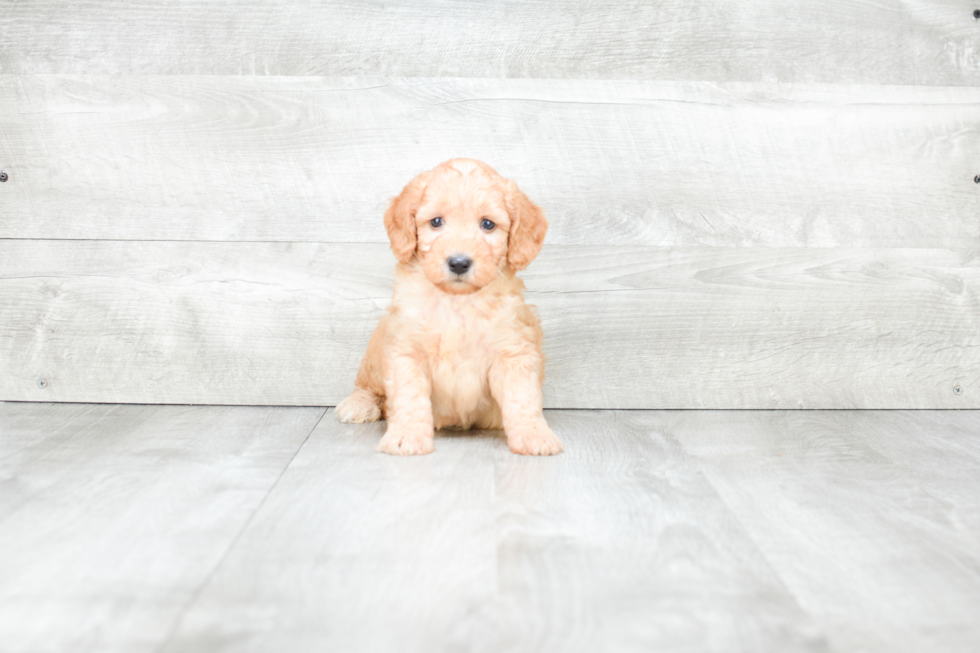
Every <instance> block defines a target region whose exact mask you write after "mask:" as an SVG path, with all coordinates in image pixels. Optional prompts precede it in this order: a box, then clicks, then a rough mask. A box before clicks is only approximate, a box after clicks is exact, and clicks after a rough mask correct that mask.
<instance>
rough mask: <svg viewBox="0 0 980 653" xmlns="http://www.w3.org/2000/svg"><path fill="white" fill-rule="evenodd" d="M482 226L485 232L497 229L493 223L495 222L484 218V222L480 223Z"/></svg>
mask: <svg viewBox="0 0 980 653" xmlns="http://www.w3.org/2000/svg"><path fill="white" fill-rule="evenodd" d="M480 226H481V227H483V229H484V230H485V231H493V228H494V227H496V226H497V225H495V224H494V223H493V220H487V219H486V218H483V222H481V223H480Z"/></svg>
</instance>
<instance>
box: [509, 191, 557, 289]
mask: <svg viewBox="0 0 980 653" xmlns="http://www.w3.org/2000/svg"><path fill="white" fill-rule="evenodd" d="M507 210H508V211H509V212H510V234H509V235H508V239H507V262H508V263H509V264H510V267H512V268H514V269H515V270H523V269H524V268H526V267H527V266H528V265H530V264H531V261H533V260H534V257H535V256H537V255H538V252H540V251H541V244H542V243H544V235H545V234H546V233H548V221H547V220H545V219H544V213H543V212H542V211H541V209H540V207H538V205H537V204H535V203H534V202H532V201H531V200H529V199H528V198H527V195H525V194H524V193H523V192H521V189H519V188H518V187H517V184H515V183H514V182H513V181H508V182H507Z"/></svg>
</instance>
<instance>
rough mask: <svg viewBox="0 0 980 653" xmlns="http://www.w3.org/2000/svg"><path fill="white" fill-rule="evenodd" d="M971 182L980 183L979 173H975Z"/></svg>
mask: <svg viewBox="0 0 980 653" xmlns="http://www.w3.org/2000/svg"><path fill="white" fill-rule="evenodd" d="M973 183H975V184H980V175H977V176H975V177H974V178H973Z"/></svg>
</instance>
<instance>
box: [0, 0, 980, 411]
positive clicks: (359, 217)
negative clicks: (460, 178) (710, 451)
mask: <svg viewBox="0 0 980 653" xmlns="http://www.w3.org/2000/svg"><path fill="white" fill-rule="evenodd" d="M2 8H3V11H0V170H4V171H5V172H6V173H7V174H8V175H9V180H8V181H7V182H6V183H3V184H0V399H7V400H46V401H105V402H134V403H155V402H159V403H220V404H281V405H332V404H334V403H336V402H337V401H338V400H340V399H342V398H343V397H344V396H345V395H346V393H347V392H348V391H349V390H350V388H351V385H352V382H353V377H354V374H355V371H356V367H357V363H358V360H359V357H360V355H361V353H362V352H363V349H364V347H365V345H366V342H367V338H368V336H369V335H370V331H371V329H372V328H373V324H374V322H375V321H376V320H377V317H378V316H379V315H380V314H381V312H382V311H383V310H384V307H385V306H386V304H387V301H388V297H389V296H390V283H391V281H390V279H391V268H392V266H393V263H394V259H393V257H392V256H391V254H390V252H388V250H387V247H386V244H385V243H386V241H385V235H384V230H383V228H382V225H381V213H382V212H383V210H384V206H385V204H386V202H387V200H388V198H390V197H391V196H393V195H394V194H396V193H397V192H398V191H399V190H400V189H401V187H402V186H403V185H404V183H405V182H407V181H408V180H409V179H410V178H411V177H412V176H414V175H415V174H416V173H417V172H419V171H421V170H423V169H426V168H429V167H431V166H432V165H434V164H436V163H438V162H440V161H442V160H444V159H447V158H450V157H455V156H470V157H474V158H479V159H483V160H485V161H487V162H489V163H490V164H491V165H493V166H494V167H496V168H497V169H498V170H499V171H500V172H501V173H502V174H504V175H505V176H509V177H512V178H514V179H516V180H517V181H518V182H519V183H520V185H521V186H522V188H523V189H524V190H525V191H526V192H527V193H528V194H529V195H530V196H531V197H532V198H533V199H534V200H536V201H537V202H538V203H539V204H541V205H542V206H544V207H545V209H546V211H547V213H548V215H549V218H550V221H551V224H552V229H551V231H550V233H549V236H548V241H547V244H546V247H545V249H544V251H543V252H542V255H541V257H540V258H539V259H538V260H537V261H536V262H535V263H534V264H533V265H532V266H531V268H529V269H528V270H527V271H526V272H525V273H524V275H523V276H524V278H525V280H526V282H527V285H528V289H529V292H528V296H529V299H530V300H531V301H532V302H533V303H536V304H537V305H538V306H539V311H540V314H541V316H542V319H543V321H544V325H545V329H546V354H547V356H548V360H549V362H548V379H547V381H546V388H545V396H546V403H547V405H548V406H549V407H554V408H901V407H906V408H980V258H978V253H980V184H978V183H975V182H974V176H975V175H980V47H978V46H977V44H978V43H980V21H975V20H974V19H973V17H972V11H973V7H972V6H970V5H969V4H968V3H963V2H960V1H959V0H957V1H952V0H941V1H932V0H930V1H901V2H898V1H895V2H885V3H878V4H874V5H871V4H865V3H845V2H840V3H835V4H834V6H833V8H828V7H827V6H823V5H821V6H801V5H796V6H789V5H786V4H785V3H781V2H777V1H776V0H753V1H752V2H746V3H738V4H737V5H725V6H713V5H702V4H699V3H694V4H693V5H692V4H691V3H682V2H677V1H669V2H662V3H625V2H609V1H591V0H590V1H584V0H583V1H579V2H572V3H553V2H542V3H517V2H513V3H511V2H504V3H494V4H492V5H489V4H488V5H481V4H478V3H470V2H442V1H437V0H417V1H415V2H389V3H384V4H381V3H373V2H360V3H323V4H320V5H318V6H315V7H314V6H309V5H307V4H305V3H300V2H271V1H267V2H258V1H255V0H252V1H249V2H236V3H225V2H203V1H201V2H195V3H169V2H102V3H87V2H80V3H63V2H52V1H42V0H35V1H26V2H18V3H4V4H3V7H2ZM42 379H43V383H42V382H41V380H42ZM41 386H43V388H42V387H41Z"/></svg>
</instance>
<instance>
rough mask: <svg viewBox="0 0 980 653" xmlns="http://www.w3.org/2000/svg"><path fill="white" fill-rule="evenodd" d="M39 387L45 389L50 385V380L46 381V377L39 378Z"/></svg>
mask: <svg viewBox="0 0 980 653" xmlns="http://www.w3.org/2000/svg"><path fill="white" fill-rule="evenodd" d="M37 387H39V388H41V389H42V390H44V389H45V388H46V387H48V382H47V381H45V380H44V379H38V380H37Z"/></svg>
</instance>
